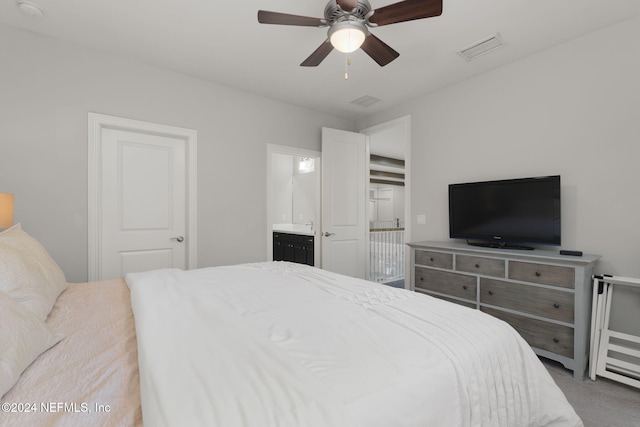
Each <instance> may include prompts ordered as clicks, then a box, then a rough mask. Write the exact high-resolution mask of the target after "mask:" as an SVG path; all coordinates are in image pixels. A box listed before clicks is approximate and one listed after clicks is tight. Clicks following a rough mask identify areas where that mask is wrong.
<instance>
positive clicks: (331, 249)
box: [321, 128, 368, 279]
mask: <svg viewBox="0 0 640 427" xmlns="http://www.w3.org/2000/svg"><path fill="white" fill-rule="evenodd" d="M367 163H368V159H367V149H366V136H365V135H363V134H359V133H354V132H346V131H341V130H337V129H329V128H322V236H321V239H322V268H323V269H325V270H329V271H333V272H336V273H341V274H345V275H347V276H352V277H359V278H362V279H364V278H365V277H366V255H367V254H366V232H367V213H366V204H365V203H366V195H367V193H366V191H367V188H366V182H367V179H368V172H367Z"/></svg>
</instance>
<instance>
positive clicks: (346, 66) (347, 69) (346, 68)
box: [344, 54, 351, 80]
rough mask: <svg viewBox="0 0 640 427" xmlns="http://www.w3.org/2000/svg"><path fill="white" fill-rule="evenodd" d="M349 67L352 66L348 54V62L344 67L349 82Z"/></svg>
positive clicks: (345, 77)
mask: <svg viewBox="0 0 640 427" xmlns="http://www.w3.org/2000/svg"><path fill="white" fill-rule="evenodd" d="M349 65H351V57H350V56H349V54H347V61H346V63H345V65H344V79H345V80H349Z"/></svg>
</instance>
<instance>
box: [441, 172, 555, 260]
mask: <svg viewBox="0 0 640 427" xmlns="http://www.w3.org/2000/svg"><path fill="white" fill-rule="evenodd" d="M449 235H450V237H451V238H452V239H465V240H467V242H468V243H469V244H474V245H478V246H489V247H498V248H516V249H533V247H531V246H527V245H530V244H539V245H553V246H559V245H560V176H559V175H554V176H543V177H535V178H518V179H506V180H500V181H484V182H468V183H463V184H450V185H449Z"/></svg>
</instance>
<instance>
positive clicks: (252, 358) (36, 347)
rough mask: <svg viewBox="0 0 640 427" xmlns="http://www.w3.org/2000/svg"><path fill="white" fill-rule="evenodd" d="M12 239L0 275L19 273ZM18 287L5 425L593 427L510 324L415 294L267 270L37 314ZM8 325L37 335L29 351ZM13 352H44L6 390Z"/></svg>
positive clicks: (5, 296) (175, 280)
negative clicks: (11, 270)
mask: <svg viewBox="0 0 640 427" xmlns="http://www.w3.org/2000/svg"><path fill="white" fill-rule="evenodd" d="M13 233H14V234H19V235H20V237H21V238H26V237H25V236H24V235H26V233H24V232H23V231H20V232H19V233H18V232H16V231H15V230H14V231H13ZM5 234H6V232H4V233H0V270H2V269H5V270H6V269H9V268H13V267H11V266H10V265H9V264H13V263H15V262H16V259H17V258H16V254H15V253H13V255H12V254H11V253H9V254H8V252H11V251H10V250H9V249H7V247H8V246H11V245H8V246H7V241H9V242H10V240H11V239H10V238H7V236H6V235H5ZM9 234H11V233H9ZM27 236H28V235H27ZM28 238H30V236H29V237H28ZM31 239H32V238H31ZM3 245H4V246H3ZM11 248H12V250H14V249H15V245H14V247H11ZM40 248H41V247H40ZM43 251H44V248H41V250H40V252H39V256H44V255H46V251H44V254H43V253H42V252H43ZM14 252H15V250H14ZM11 256H14V258H13V259H12V263H8V262H6V259H8V258H10V257H11ZM47 256H48V255H47ZM27 258H28V259H31V258H33V255H32V254H29V256H28V257H27ZM49 260H50V258H49ZM23 261H24V260H23ZM3 262H4V264H3ZM24 262H28V260H27V261H24ZM50 262H53V261H52V260H51V261H50ZM50 262H49V261H47V263H43V262H41V263H39V264H38V266H34V265H32V266H31V267H32V269H36V270H37V269H38V268H41V269H42V268H43V267H42V265H45V264H46V265H48V266H49V267H48V268H50V269H51V270H52V271H55V266H53V265H51V264H50ZM20 274H27V275H28V273H27V272H26V271H24V270H23V271H22V272H21V273H20ZM37 276H38V277H40V278H41V279H42V278H49V279H50V276H52V275H51V274H49V275H47V274H38V275H37ZM53 276H55V274H54V275H53ZM14 281H15V280H13V281H12V280H3V279H0V321H1V322H0V340H1V344H2V345H3V352H2V353H1V354H0V367H1V368H2V369H0V386H1V387H2V388H0V393H2V394H3V396H2V400H1V403H2V412H0V425H3V426H4V425H8V426H13V425H15V426H23V425H30V426H50V425H60V426H76V425H77V426H81V425H108V426H112V425H118V426H119V425H122V426H139V425H142V424H143V420H144V425H146V426H174V425H175V426H184V425H189V426H199V425H202V426H223V427H235V426H238V427H240V426H243V427H244V426H260V427H262V426H278V427H281V426H305V427H306V426H310V427H313V426H323V427H326V426H367V427H376V426H385V427H389V426H394V427H395V426H397V427H402V426H510V427H511V426H580V425H582V423H581V421H580V419H579V418H578V416H577V415H576V414H575V412H574V411H573V408H572V407H571V406H570V405H569V404H568V403H567V401H566V399H565V397H564V396H563V394H562V392H561V391H560V389H559V388H558V387H557V386H556V385H555V384H554V382H553V380H552V379H551V377H550V376H549V374H548V373H547V371H546V369H545V368H544V367H543V366H542V364H541V363H540V361H539V360H538V359H537V357H536V356H535V354H534V353H533V352H532V350H531V349H530V348H529V346H528V345H527V344H526V343H525V342H524V341H523V340H522V338H521V337H520V336H519V335H518V334H517V333H516V332H515V331H514V330H513V329H512V328H511V327H510V326H509V325H507V324H506V323H504V322H502V321H500V320H497V319H495V318H492V317H491V316H489V315H486V314H484V313H482V312H480V311H477V310H472V309H468V308H465V307H462V306H458V305H454V304H451V303H448V302H445V301H441V300H438V299H435V298H432V297H429V296H426V295H420V294H416V293H413V292H410V291H407V290H404V289H396V288H391V287H387V286H384V285H380V284H375V283H372V282H366V281H362V280H359V279H354V278H349V277H345V276H341V275H338V274H335V273H330V272H327V271H324V270H320V269H317V268H314V267H309V266H306V265H301V264H292V263H287V262H264V263H252V264H241V265H235V266H225V267H213V268H203V269H198V270H190V271H181V270H174V269H167V270H155V271H149V272H142V273H134V274H129V275H127V276H126V277H125V280H122V279H119V280H113V281H103V282H94V283H84V284H66V282H65V283H64V284H62V283H61V281H60V278H59V277H57V278H56V279H55V281H56V283H57V284H56V286H54V287H55V288H56V291H55V292H49V294H56V293H57V295H55V298H54V301H53V302H51V301H50V300H51V297H50V295H47V298H48V300H49V303H48V304H44V305H43V304H40V305H42V306H43V307H40V310H39V311H38V310H34V309H33V308H34V307H33V306H34V305H33V304H28V303H27V304H24V303H25V302H28V298H25V296H24V294H25V292H23V295H22V296H21V295H20V292H21V291H20V287H19V286H18V287H17V286H16V285H15V283H13V282H14ZM8 282H11V283H8ZM35 282H37V280H35ZM45 282H46V283H44V284H42V283H40V284H39V286H41V287H45V288H46V287H47V286H50V280H45ZM12 283H13V284H12ZM36 287H37V286H36ZM60 288H64V289H62V290H60V291H59V292H58V289H60ZM32 293H33V292H32ZM45 293H46V292H45ZM27 294H28V292H27ZM49 304H50V305H51V307H50V308H48V309H47V306H48V305H49ZM36 306H37V304H36ZM47 310H49V311H48V312H47ZM44 312H47V313H46V315H45V316H44V318H43V313H44ZM15 319H20V320H19V321H18V320H15ZM24 319H27V320H24ZM12 322H13V323H15V324H18V323H20V322H22V323H29V322H30V323H29V325H30V326H29V327H28V328H25V329H26V330H27V331H28V332H27V333H25V334H23V335H24V337H22V339H23V340H25V342H27V341H28V342H29V345H23V344H22V343H21V342H19V343H17V344H16V341H17V338H16V335H20V334H15V333H13V332H11V333H8V332H7V327H6V326H3V325H10V324H13V323H12ZM19 326H20V325H19ZM34 331H36V332H37V333H36V332H34ZM36 335H38V339H35V338H34V336H36ZM18 338H19V337H18ZM31 341H34V342H31ZM35 341H37V342H35ZM5 345H6V346H14V347H15V348H17V349H18V350H19V351H17V352H18V353H20V352H22V353H25V351H23V350H25V348H27V347H33V348H32V349H31V350H30V352H29V355H28V357H24V355H23V357H22V358H21V359H22V360H21V363H14V366H13V367H12V369H13V374H11V375H4V376H3V374H2V371H3V370H4V371H6V370H7V369H5V368H6V366H7V365H9V367H10V368H11V360H7V358H8V357H7V355H6V354H9V355H11V354H12V353H15V352H16V351H9V352H7V353H6V354H5V351H4V349H5ZM29 358H31V360H30V361H29V363H27V364H26V365H25V360H28V359H29ZM9 359H10V357H9ZM22 365H25V366H24V367H21V366H22ZM17 371H19V372H17ZM16 372H17V374H16ZM14 377H15V378H14ZM7 381H11V382H12V384H9V385H8V388H7V384H6V383H7ZM5 389H6V390H5Z"/></svg>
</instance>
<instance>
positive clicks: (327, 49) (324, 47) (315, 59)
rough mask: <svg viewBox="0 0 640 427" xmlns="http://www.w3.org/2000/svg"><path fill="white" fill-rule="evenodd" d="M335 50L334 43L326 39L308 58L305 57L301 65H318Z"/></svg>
mask: <svg viewBox="0 0 640 427" xmlns="http://www.w3.org/2000/svg"><path fill="white" fill-rule="evenodd" d="M332 50H333V45H332V44H331V42H330V41H329V39H326V40H325V41H324V43H322V44H321V45H320V47H318V48H317V49H316V50H315V51H314V52H313V53H312V54H311V55H309V57H308V58H307V59H305V60H304V61H303V62H302V64H300V66H301V67H317V66H318V65H320V63H321V62H322V61H323V60H324V58H326V57H327V55H329V54H330V53H331V51H332Z"/></svg>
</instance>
